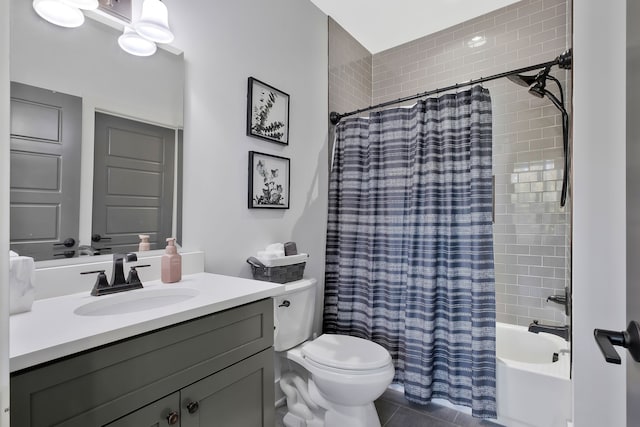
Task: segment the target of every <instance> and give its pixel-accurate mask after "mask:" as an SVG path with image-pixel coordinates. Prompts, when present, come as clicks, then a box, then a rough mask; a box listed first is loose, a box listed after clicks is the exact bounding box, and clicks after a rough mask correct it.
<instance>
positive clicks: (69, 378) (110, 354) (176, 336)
mask: <svg viewBox="0 0 640 427" xmlns="http://www.w3.org/2000/svg"><path fill="white" fill-rule="evenodd" d="M272 344H273V302H272V300H271V299H270V298H268V299H264V300H261V301H257V302H254V303H251V304H247V305H243V306H240V307H236V308H233V309H230V310H226V311H222V312H219V313H214V314H211V315H208V316H205V317H201V318H197V319H194V320H191V321H188V322H184V323H180V324H177V325H173V326H171V327H167V328H163V329H160V330H156V331H153V332H149V333H147V334H144V335H139V336H136V337H132V338H129V339H126V340H122V341H119V342H116V343H113V344H109V345H106V346H103V347H100V348H96V349H93V350H89V351H86V352H83V353H79V354H77V355H73V356H69V357H67V358H64V359H59V360H56V361H53V362H49V363H47V364H44V365H39V366H37V367H34V368H30V369H27V370H24V371H20V372H17V373H15V374H13V375H12V377H11V422H12V424H14V423H15V425H16V426H51V425H64V426H82V427H87V426H99V425H103V424H106V423H107V422H110V421H112V420H114V419H117V418H119V417H121V416H123V415H126V414H128V413H131V412H133V411H135V410H136V409H138V408H140V407H142V406H144V405H146V404H148V403H150V402H153V401H155V400H157V399H159V398H162V397H164V396H167V395H169V394H171V393H173V392H175V391H176V390H179V389H181V388H184V387H185V386H188V385H190V384H193V383H195V382H196V381H198V380H200V379H202V378H204V377H206V376H209V375H211V374H213V373H215V372H218V371H220V370H222V369H224V368H226V367H228V366H231V365H233V364H235V363H237V362H239V361H241V360H243V359H246V358H248V357H250V356H252V355H253V354H256V353H258V352H260V351H262V350H264V349H266V348H269V347H271V346H272ZM271 363H272V362H271Z"/></svg>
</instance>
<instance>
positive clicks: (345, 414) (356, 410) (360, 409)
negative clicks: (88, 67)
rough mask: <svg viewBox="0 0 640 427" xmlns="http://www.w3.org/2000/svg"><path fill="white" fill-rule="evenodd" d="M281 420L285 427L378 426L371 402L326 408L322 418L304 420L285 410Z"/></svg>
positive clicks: (374, 409)
mask: <svg viewBox="0 0 640 427" xmlns="http://www.w3.org/2000/svg"><path fill="white" fill-rule="evenodd" d="M282 421H283V423H284V425H285V426H286V427H344V426H349V427H380V419H379V418H378V413H377V412H376V408H375V406H374V404H373V403H370V404H368V405H364V406H356V407H354V406H351V407H342V408H331V409H328V410H327V412H325V419H324V420H319V419H310V420H305V419H303V418H301V417H299V416H297V415H295V414H293V413H291V412H287V414H286V415H285V416H284V419H283V420H282Z"/></svg>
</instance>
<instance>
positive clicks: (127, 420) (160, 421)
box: [104, 392, 180, 427]
mask: <svg viewBox="0 0 640 427" xmlns="http://www.w3.org/2000/svg"><path fill="white" fill-rule="evenodd" d="M179 410H180V394H179V393H178V392H176V393H173V394H170V395H169V396H167V397H164V398H162V399H160V400H157V401H155V402H153V403H151V404H149V405H147V406H144V407H142V408H140V409H138V410H137V411H135V412H132V413H131V414H129V415H126V416H124V417H122V418H120V419H118V420H116V421H114V422H112V423H109V424H106V425H105V426H104V427H160V426H166V425H175V426H176V427H179V426H180V415H179Z"/></svg>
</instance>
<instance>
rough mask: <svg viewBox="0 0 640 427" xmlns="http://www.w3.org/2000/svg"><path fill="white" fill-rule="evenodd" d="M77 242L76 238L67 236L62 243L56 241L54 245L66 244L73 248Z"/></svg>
mask: <svg viewBox="0 0 640 427" xmlns="http://www.w3.org/2000/svg"><path fill="white" fill-rule="evenodd" d="M75 244H76V240H75V239H74V238H73V237H67V238H66V239H64V241H63V242H62V243H54V244H53V246H64V247H65V248H72V247H74V246H75Z"/></svg>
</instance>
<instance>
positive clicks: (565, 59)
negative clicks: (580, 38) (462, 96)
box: [329, 49, 572, 125]
mask: <svg viewBox="0 0 640 427" xmlns="http://www.w3.org/2000/svg"><path fill="white" fill-rule="evenodd" d="M571 59H572V58H571V49H568V50H566V51H564V52H563V53H562V54H561V55H560V56H558V57H557V58H556V59H554V60H553V61H549V62H542V63H540V64H536V65H530V66H528V67H523V68H518V69H516V70H511V71H506V72H504V73H499V74H494V75H492V76H488V77H480V78H479V79H475V80H469V81H466V82H463V83H456V84H454V85H451V86H446V87H442V88H438V89H434V90H429V91H426V92H422V93H418V94H416V95H411V96H406V97H404V98H398V99H395V100H393V101H386V102H383V103H381V104H377V105H371V106H369V107H366V108H361V109H359V110H354V111H350V112H348V113H342V114H339V113H336V112H335V111H332V112H331V113H330V114H329V120H330V121H331V123H332V124H334V125H337V124H338V122H339V121H340V119H342V118H343V117H348V116H353V115H354V114H360V113H364V112H365V111H370V110H375V109H376V108H382V107H387V106H389V105H393V104H399V103H401V102H405V101H411V100H412V99H418V98H423V97H425V96H429V95H434V94H438V93H440V92H446V91H448V90H454V89H458V88H461V87H465V86H471V85H474V84H477V83H483V82H488V81H490V80H496V79H501V78H503V77H507V76H510V75H513V74H520V73H526V72H528V71H533V70H539V69H541V68H547V67H549V68H550V67H552V66H554V65H557V66H558V67H560V68H561V69H565V70H568V69H571Z"/></svg>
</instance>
